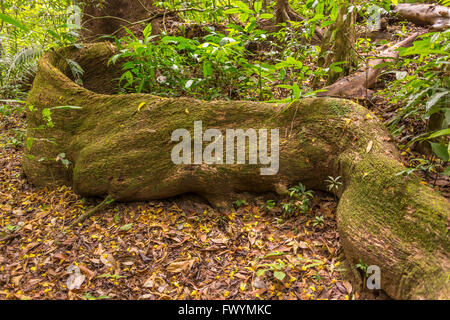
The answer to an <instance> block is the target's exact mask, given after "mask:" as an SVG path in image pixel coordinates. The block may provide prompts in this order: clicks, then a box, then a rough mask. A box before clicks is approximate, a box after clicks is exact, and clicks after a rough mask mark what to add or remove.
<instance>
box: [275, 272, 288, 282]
mask: <svg viewBox="0 0 450 320" xmlns="http://www.w3.org/2000/svg"><path fill="white" fill-rule="evenodd" d="M273 276H274V277H275V278H277V279H278V280H280V281H283V279H284V278H285V277H286V273H284V272H283V271H275V272H274V273H273Z"/></svg>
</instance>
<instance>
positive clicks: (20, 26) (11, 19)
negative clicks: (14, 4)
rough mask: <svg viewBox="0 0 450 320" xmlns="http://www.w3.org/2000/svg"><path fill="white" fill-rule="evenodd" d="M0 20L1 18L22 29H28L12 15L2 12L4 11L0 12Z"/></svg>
mask: <svg viewBox="0 0 450 320" xmlns="http://www.w3.org/2000/svg"><path fill="white" fill-rule="evenodd" d="M0 20H3V21H5V22H7V23H9V24H12V25H13V26H15V27H17V28H19V29H22V30H23V31H26V32H28V31H30V30H29V29H28V28H27V27H25V26H24V25H23V24H22V23H21V22H19V21H17V20H16V19H14V18H13V17H11V16H9V15H7V14H4V13H0Z"/></svg>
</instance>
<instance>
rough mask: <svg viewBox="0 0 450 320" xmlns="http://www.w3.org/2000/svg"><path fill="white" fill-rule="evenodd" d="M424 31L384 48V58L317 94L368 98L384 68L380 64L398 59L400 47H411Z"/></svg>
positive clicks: (321, 95)
mask: <svg viewBox="0 0 450 320" xmlns="http://www.w3.org/2000/svg"><path fill="white" fill-rule="evenodd" d="M421 34H423V33H420V32H417V33H414V34H413V35H411V36H409V37H408V38H406V39H404V40H403V41H400V42H398V43H397V44H396V45H394V46H392V47H390V48H388V49H386V50H384V51H383V52H381V53H380V54H379V56H381V57H382V58H378V59H376V60H373V61H372V62H369V64H368V67H367V68H366V70H364V71H359V72H356V73H355V74H352V75H349V76H348V77H345V78H342V79H341V80H339V81H337V82H335V83H334V84H332V85H330V86H328V87H325V88H323V89H324V90H326V91H324V92H320V93H318V94H317V96H319V97H339V98H347V99H367V98H368V97H369V96H370V90H369V89H370V88H372V87H373V86H374V85H375V84H376V82H377V80H378V77H379V76H380V74H381V71H382V70H383V68H382V67H378V68H377V66H379V65H381V64H383V63H386V62H388V61H389V60H394V59H398V55H399V52H398V50H397V49H398V48H402V47H409V46H410V45H411V44H412V43H413V42H414V40H416V38H417V37H418V36H419V35H421Z"/></svg>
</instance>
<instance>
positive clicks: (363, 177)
mask: <svg viewBox="0 0 450 320" xmlns="http://www.w3.org/2000/svg"><path fill="white" fill-rule="evenodd" d="M116 52H117V49H116V48H115V47H114V46H113V45H111V44H106V43H99V44H95V45H86V46H85V47H84V48H82V49H76V48H66V49H64V50H60V51H59V52H49V53H47V54H46V55H45V56H44V57H43V58H42V59H41V61H40V63H39V72H38V74H37V77H36V80H35V82H34V86H33V89H32V91H31V92H30V94H29V95H28V103H29V104H31V105H33V106H35V110H34V111H28V112H27V121H28V126H29V127H28V131H27V135H28V138H33V139H34V142H33V145H32V146H31V148H30V149H29V150H28V149H27V151H26V156H25V157H24V158H23V159H24V160H23V161H24V163H23V167H24V171H25V173H26V176H27V178H28V179H29V181H30V182H31V183H33V184H35V185H38V186H48V185H58V184H67V185H71V186H73V187H74V189H75V191H76V192H78V193H79V194H81V195H83V196H98V197H105V196H111V197H113V198H114V199H116V200H117V201H143V200H152V199H161V198H167V197H171V196H176V195H179V194H183V193H189V192H194V193H197V194H200V195H202V196H204V197H205V198H206V199H208V201H209V202H210V203H211V204H212V205H214V206H215V207H217V208H227V207H228V206H230V203H231V199H233V198H234V197H235V193H236V192H241V191H249V192H255V193H262V192H270V191H276V192H278V193H283V192H285V191H286V189H287V187H288V186H289V185H292V184H295V183H298V182H299V181H301V182H302V183H304V184H305V185H306V186H307V187H308V188H311V189H316V190H327V185H326V183H325V182H324V180H325V179H327V178H328V176H333V177H337V176H340V177H341V180H342V182H343V185H342V186H341V187H340V188H339V190H338V192H336V195H337V196H338V197H339V199H340V201H339V204H338V208H337V213H336V214H337V222H338V229H339V234H340V239H341V242H342V244H343V247H344V251H345V256H346V259H347V261H348V262H349V266H351V267H352V268H353V269H355V265H356V264H357V263H358V262H359V261H360V260H361V261H363V262H364V263H366V264H368V265H376V266H378V267H379V268H380V269H381V289H382V290H383V291H385V292H386V293H387V294H388V295H389V296H390V297H392V298H397V299H421V298H422V299H439V298H440V299H449V298H450V286H449V283H448V281H447V277H448V272H449V271H450V263H449V252H450V248H449V243H450V242H449V236H448V231H447V226H448V219H449V213H450V203H449V201H448V200H446V199H445V198H443V197H442V196H440V195H439V194H438V193H437V192H435V191H434V190H433V189H431V188H429V187H427V186H425V185H423V184H422V183H421V181H420V178H419V177H417V176H414V175H412V176H409V177H403V176H401V175H397V173H398V172H399V171H402V170H404V169H405V167H404V166H403V165H402V163H401V161H400V156H399V152H398V150H397V148H396V147H395V144H394V143H393V142H392V140H391V137H390V135H389V133H388V132H386V130H385V129H384V126H383V124H382V123H381V122H380V121H379V120H378V119H377V117H375V116H372V117H367V114H369V112H370V111H369V110H367V109H365V108H364V107H362V106H360V105H358V104H356V103H353V102H351V101H348V100H342V99H333V98H316V99H303V100H300V101H296V102H295V103H293V104H292V105H290V106H289V108H287V109H286V106H285V105H274V104H269V103H259V102H248V101H200V100H195V99H189V98H162V97H158V96H153V95H146V94H124V95H108V94H99V93H96V92H99V90H98V88H101V89H102V90H104V88H103V87H104V86H102V85H101V84H99V83H98V81H97V80H98V79H104V81H106V82H113V79H114V78H115V75H114V74H112V73H111V70H109V69H107V68H113V67H115V68H117V69H119V70H120V64H117V65H115V66H112V65H110V66H105V64H106V63H107V61H108V59H109V58H110V57H111V56H112V55H114V54H115V53H116ZM66 58H71V59H73V60H75V61H77V62H78V63H79V64H80V65H81V67H82V68H83V69H84V70H86V72H85V74H84V79H83V81H84V84H85V86H86V88H82V87H80V86H78V85H77V84H75V83H74V82H73V81H71V80H70V79H69V78H68V77H67V76H66V74H70V68H69V67H68V66H67V60H66ZM103 72H104V73H103ZM90 78H92V79H91V80H90ZM87 89H90V90H87ZM101 92H103V93H108V92H105V91H101ZM143 103H144V104H143ZM59 105H71V106H80V107H81V109H73V110H63V109H54V110H52V115H51V116H52V119H53V123H54V126H53V127H52V128H50V127H46V128H45V129H44V130H36V129H35V128H39V127H40V126H41V125H42V126H44V127H45V123H46V121H45V120H44V119H43V118H42V110H43V109H44V108H51V107H54V106H59ZM187 109H188V110H189V112H186V110H187ZM194 121H202V122H203V128H204V130H206V129H212V128H216V129H219V130H220V131H221V132H224V130H225V129H230V128H233V129H244V130H245V129H248V128H254V129H256V130H257V129H268V130H270V129H279V130H280V140H281V141H280V145H279V148H280V150H279V159H280V161H279V172H278V174H276V175H273V176H262V175H261V174H260V168H261V167H262V166H261V165H239V164H235V165H214V164H212V165H208V164H206V163H203V164H199V165H195V164H184V165H176V164H174V163H173V162H172V160H171V152H172V149H173V147H174V146H175V145H176V143H174V142H172V141H171V136H172V133H173V132H174V130H176V129H182V128H185V129H186V130H188V131H189V132H190V133H191V136H192V132H193V123H194ZM27 141H28V140H27ZM49 141H50V142H54V143H49ZM269 148H270V147H269ZM60 153H65V154H66V158H67V160H69V161H70V166H69V167H67V168H66V167H65V166H64V165H62V164H61V163H59V162H56V161H55V159H56V157H57V155H58V154H60ZM222 157H223V155H222ZM264 167H266V166H264ZM355 274H357V272H355Z"/></svg>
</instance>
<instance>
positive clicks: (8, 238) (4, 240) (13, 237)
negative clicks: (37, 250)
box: [0, 233, 20, 244]
mask: <svg viewBox="0 0 450 320" xmlns="http://www.w3.org/2000/svg"><path fill="white" fill-rule="evenodd" d="M15 238H20V235H18V234H17V233H13V234H10V235H7V236H4V237H3V238H0V242H5V244H6V243H8V242H9V241H11V240H13V239H15Z"/></svg>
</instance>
